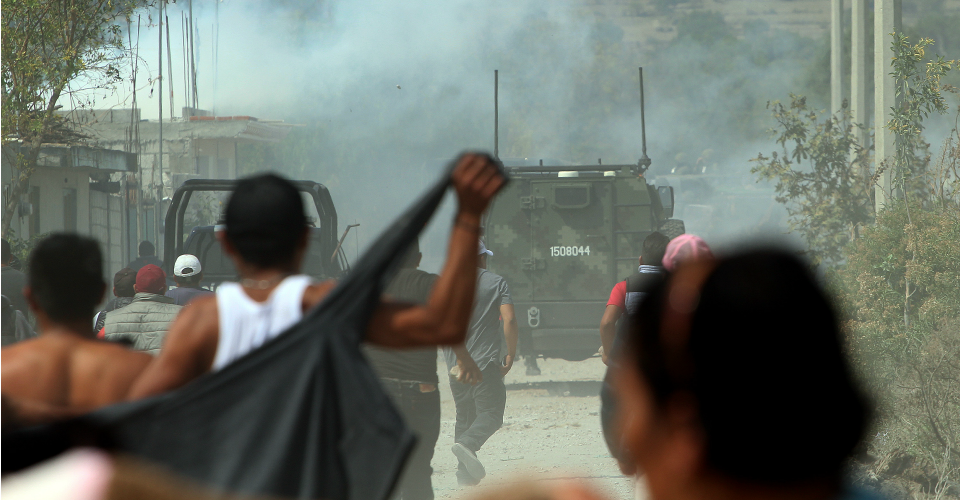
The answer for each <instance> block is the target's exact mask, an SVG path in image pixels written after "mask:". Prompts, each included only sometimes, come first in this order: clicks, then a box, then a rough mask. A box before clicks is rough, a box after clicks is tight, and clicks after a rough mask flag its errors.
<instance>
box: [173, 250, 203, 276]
mask: <svg viewBox="0 0 960 500" xmlns="http://www.w3.org/2000/svg"><path fill="white" fill-rule="evenodd" d="M202 270H203V269H201V268H200V259H198V258H197V257H196V256H194V255H190V254H188V253H185V254H183V255H181V256H179V257H177V262H176V263H175V264H174V265H173V275H174V276H179V277H181V278H188V277H190V276H196V275H197V274H200V271H202Z"/></svg>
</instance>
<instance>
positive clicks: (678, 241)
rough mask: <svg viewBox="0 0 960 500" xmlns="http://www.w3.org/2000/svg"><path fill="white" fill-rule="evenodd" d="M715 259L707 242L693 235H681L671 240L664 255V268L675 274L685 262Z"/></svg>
mask: <svg viewBox="0 0 960 500" xmlns="http://www.w3.org/2000/svg"><path fill="white" fill-rule="evenodd" d="M701 259H713V252H712V251H710V247H709V246H708V245H707V242H706V241H703V238H701V237H699V236H694V235H692V234H681V235H680V236H677V237H676V238H674V239H672V240H670V243H668V244H667V248H666V250H665V251H664V254H663V267H664V268H666V269H667V271H670V272H674V271H676V270H677V268H678V267H680V264H681V263H683V262H691V261H696V260H701Z"/></svg>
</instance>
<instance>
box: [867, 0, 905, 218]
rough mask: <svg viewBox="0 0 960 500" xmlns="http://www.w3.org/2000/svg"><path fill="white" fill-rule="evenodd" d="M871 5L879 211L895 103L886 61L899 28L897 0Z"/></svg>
mask: <svg viewBox="0 0 960 500" xmlns="http://www.w3.org/2000/svg"><path fill="white" fill-rule="evenodd" d="M873 5H874V12H873V30H874V31H873V40H874V56H873V58H874V68H873V82H874V120H873V123H874V125H873V126H874V128H875V134H876V154H875V164H876V168H881V167H883V168H884V171H883V174H881V175H880V179H879V185H878V186H877V187H876V210H877V212H880V210H881V209H882V208H883V207H884V206H886V205H887V203H888V201H889V200H890V198H891V197H892V196H893V191H892V188H893V186H892V179H893V168H894V165H893V159H894V153H895V151H896V135H895V134H894V133H893V132H891V131H890V129H889V128H887V123H888V122H889V121H890V118H891V114H892V109H893V108H894V107H895V106H896V105H897V96H896V82H895V81H894V78H893V75H891V74H890V72H891V70H890V63H891V62H892V61H893V47H892V46H891V44H892V43H893V36H892V34H893V33H900V31H901V16H900V8H901V1H900V0H875V1H874V3H873Z"/></svg>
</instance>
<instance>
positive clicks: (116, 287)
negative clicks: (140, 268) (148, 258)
mask: <svg viewBox="0 0 960 500" xmlns="http://www.w3.org/2000/svg"><path fill="white" fill-rule="evenodd" d="M136 282H137V272H136V271H134V270H133V269H130V268H129V267H125V268H123V269H121V270H119V271H117V274H115V275H113V294H114V295H116V296H117V297H133V296H134V295H136V293H137V292H136V290H134V289H133V285H134V284H136Z"/></svg>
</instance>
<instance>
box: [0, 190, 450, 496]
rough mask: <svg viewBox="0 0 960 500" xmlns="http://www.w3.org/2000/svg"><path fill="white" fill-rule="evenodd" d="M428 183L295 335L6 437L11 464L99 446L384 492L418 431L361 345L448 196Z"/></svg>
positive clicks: (216, 468)
mask: <svg viewBox="0 0 960 500" xmlns="http://www.w3.org/2000/svg"><path fill="white" fill-rule="evenodd" d="M448 184H449V176H445V177H444V178H443V179H441V181H440V182H439V183H438V184H436V185H435V186H434V187H433V188H431V189H430V190H429V191H428V192H427V194H426V195H425V196H424V197H423V198H421V199H420V200H419V201H418V202H417V203H416V204H415V205H414V206H413V207H412V208H410V209H409V210H408V211H407V212H406V213H404V214H403V215H402V216H401V217H400V219H399V220H398V221H396V222H395V223H394V224H393V225H392V226H391V227H389V228H388V229H387V230H386V231H385V232H384V234H382V235H381V236H380V237H379V238H378V239H377V240H376V241H375V242H373V243H372V244H371V245H370V247H369V248H370V250H369V251H367V252H366V253H365V254H364V256H363V257H362V258H361V259H360V261H359V262H358V263H357V264H356V266H354V268H353V269H352V270H351V271H350V273H349V274H348V275H347V276H346V277H345V278H344V279H343V280H342V281H341V282H340V283H339V285H338V286H337V287H336V288H335V289H334V290H332V291H331V292H330V294H329V295H328V296H327V298H326V299H325V300H324V301H323V302H322V303H321V304H319V305H318V306H317V307H316V308H314V309H313V310H312V311H310V312H309V313H308V314H306V315H305V316H304V318H303V319H302V320H301V321H300V322H299V323H297V324H296V325H294V326H292V327H291V328H290V329H289V330H288V331H286V332H284V333H282V334H280V335H279V336H277V337H276V338H274V339H273V340H271V341H269V342H267V343H265V344H264V345H263V346H261V347H260V348H258V349H256V350H254V351H252V352H251V353H250V354H248V355H246V356H244V357H242V358H240V359H238V360H237V361H235V362H233V363H231V364H230V365H228V366H226V367H225V368H223V369H222V370H219V371H216V372H213V373H209V374H207V375H204V376H202V377H201V378H199V379H197V380H195V381H193V382H192V383H190V384H188V385H186V386H184V387H182V388H180V389H178V390H175V391H172V392H170V393H167V394H163V395H160V396H156V397H153V398H149V399H145V400H141V401H135V402H130V403H121V404H117V405H113V406H109V407H106V408H103V409H101V410H98V411H96V412H94V413H91V414H88V415H85V416H83V417H79V418H77V419H73V420H70V421H67V422H62V423H59V424H55V425H49V426H42V427H37V428H31V429H22V430H19V431H16V432H13V433H7V434H4V436H3V439H0V443H2V453H3V461H2V467H3V469H4V471H8V470H17V469H19V468H22V467H25V466H27V465H29V464H31V463H36V462H38V461H40V460H44V459H47V458H50V457H51V456H53V455H55V454H57V453H59V452H61V451H63V450H64V449H66V448H67V447H70V446H75V445H80V444H83V445H91V444H98V445H100V446H103V447H107V448H109V449H112V450H115V451H118V452H125V453H128V454H131V455H134V456H137V457H139V458H142V459H146V460H150V461H153V462H156V463H158V464H160V465H161V466H163V467H166V468H167V469H169V470H171V471H173V472H175V473H178V474H181V475H183V476H184V477H186V478H188V479H192V480H194V481H196V482H199V483H200V484H202V485H206V486H208V487H213V488H217V489H222V490H226V491H232V492H238V493H247V494H263V495H275V496H287V497H297V498H323V499H327V500H383V499H385V498H387V496H388V495H389V493H390V491H391V490H392V489H393V487H394V485H395V482H396V480H397V477H398V475H399V472H400V470H401V467H402V465H403V463H404V461H405V459H406V457H407V455H408V453H409V452H410V450H411V449H412V447H413V444H414V437H413V435H412V433H411V432H410V431H409V430H408V429H407V427H406V426H405V425H404V424H403V421H402V419H401V417H400V415H399V413H398V412H397V410H396V408H395V407H394V406H393V404H392V403H391V402H390V400H389V398H388V396H387V395H386V394H385V393H384V391H383V388H382V387H381V385H380V381H379V380H378V378H377V376H376V374H375V373H374V371H373V370H372V369H371V368H370V365H369V364H368V363H367V361H366V358H365V357H364V356H363V354H362V353H361V350H360V344H361V342H362V341H363V339H364V337H365V334H366V328H367V324H368V322H369V319H370V317H371V316H372V315H373V312H374V310H375V308H376V307H377V304H378V303H379V301H380V297H381V295H382V293H383V291H384V289H385V288H386V285H387V284H388V283H389V282H390V280H391V279H392V278H393V276H394V274H395V273H396V271H397V270H398V269H399V268H400V265H401V263H402V261H403V259H404V257H405V255H406V252H405V250H406V248H408V247H409V245H410V244H411V243H412V242H413V241H414V239H415V238H416V237H417V234H418V233H419V232H420V231H421V230H422V229H423V227H424V225H426V223H427V222H428V220H429V219H430V216H431V215H432V214H433V212H434V211H435V210H436V208H437V206H438V205H439V204H440V201H441V200H442V199H443V196H444V194H445V192H446V189H447V186H448Z"/></svg>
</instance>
